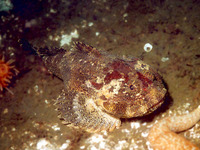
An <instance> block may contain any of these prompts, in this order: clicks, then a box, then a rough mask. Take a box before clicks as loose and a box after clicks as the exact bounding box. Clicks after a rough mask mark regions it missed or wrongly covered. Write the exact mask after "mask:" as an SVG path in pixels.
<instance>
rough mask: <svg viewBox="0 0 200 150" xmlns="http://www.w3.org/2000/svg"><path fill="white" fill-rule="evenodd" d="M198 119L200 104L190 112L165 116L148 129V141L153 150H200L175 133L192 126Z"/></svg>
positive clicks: (199, 117)
mask: <svg viewBox="0 0 200 150" xmlns="http://www.w3.org/2000/svg"><path fill="white" fill-rule="evenodd" d="M199 120H200V105H199V106H198V107H197V108H196V109H195V110H193V111H192V112H190V113H188V114H185V115H181V116H171V117H166V118H163V119H161V120H160V121H158V122H157V123H156V124H155V125H154V126H153V127H152V128H151V129H150V131H149V134H148V141H149V143H150V147H152V148H153V149H154V150H200V149H199V148H198V147H197V146H196V145H194V144H193V143H192V142H190V141H188V140H187V139H186V138H184V137H182V136H180V135H178V134H176V133H175V132H181V131H184V130H187V129H189V128H191V127H192V126H194V125H195V124H196V123H197V122H198V121H199Z"/></svg>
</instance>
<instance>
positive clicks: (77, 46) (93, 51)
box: [72, 42, 101, 57]
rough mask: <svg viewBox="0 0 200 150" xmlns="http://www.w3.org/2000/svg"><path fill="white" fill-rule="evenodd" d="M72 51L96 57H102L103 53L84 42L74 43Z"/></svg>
mask: <svg viewBox="0 0 200 150" xmlns="http://www.w3.org/2000/svg"><path fill="white" fill-rule="evenodd" d="M72 49H73V50H77V51H80V52H84V53H88V54H90V55H94V56H96V57H100V56H101V53H100V52H99V51H98V50H97V49H96V48H94V47H92V46H90V45H87V44H84V43H82V42H74V44H73V46H72Z"/></svg>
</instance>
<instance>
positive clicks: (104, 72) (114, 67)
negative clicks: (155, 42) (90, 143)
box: [36, 42, 167, 133]
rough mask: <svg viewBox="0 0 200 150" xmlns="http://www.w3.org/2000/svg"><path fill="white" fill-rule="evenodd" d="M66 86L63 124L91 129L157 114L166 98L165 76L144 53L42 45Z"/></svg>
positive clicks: (60, 106)
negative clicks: (139, 55)
mask: <svg viewBox="0 0 200 150" xmlns="http://www.w3.org/2000/svg"><path fill="white" fill-rule="evenodd" d="M36 51H37V54H38V55H39V56H40V57H41V58H42V60H43V62H44V64H45V66H46V67H47V69H48V70H49V72H50V73H52V74H54V75H55V76H57V77H58V78H60V79H61V80H62V81H63V83H64V89H63V90H62V92H61V94H60V95H59V96H58V98H57V99H56V100H55V107H56V110H57V112H58V117H59V118H60V120H62V123H64V124H66V125H68V126H69V127H73V128H76V129H80V130H84V131H87V132H92V133H94V132H100V131H105V130H106V131H113V130H114V129H115V128H119V127H120V125H121V120H120V118H132V117H139V116H144V115H147V114H150V113H152V112H153V111H155V110H156V109H157V108H158V107H160V106H161V104H162V103H163V102H164V97H165V95H166V91H167V90H166V88H165V86H164V84H163V80H162V77H161V76H160V75H159V74H158V73H157V71H155V70H154V69H153V68H152V67H151V66H149V65H148V64H146V63H145V62H143V61H142V60H140V59H138V58H132V59H131V60H128V59H127V60H126V59H120V58H116V57H113V56H111V55H108V54H107V53H106V52H103V51H101V52H100V51H99V50H97V49H96V48H94V47H92V46H90V45H87V44H84V43H82V42H74V44H73V45H72V48H71V49H70V50H65V49H63V48H47V47H44V48H37V49H36Z"/></svg>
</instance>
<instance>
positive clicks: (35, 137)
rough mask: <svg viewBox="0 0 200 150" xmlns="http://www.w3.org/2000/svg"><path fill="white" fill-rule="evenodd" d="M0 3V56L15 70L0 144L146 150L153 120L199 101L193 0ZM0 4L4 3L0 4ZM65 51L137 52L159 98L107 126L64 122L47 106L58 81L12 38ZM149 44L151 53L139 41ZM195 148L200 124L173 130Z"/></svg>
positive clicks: (199, 34) (1, 108)
mask: <svg viewBox="0 0 200 150" xmlns="http://www.w3.org/2000/svg"><path fill="white" fill-rule="evenodd" d="M7 2H8V3H7V6H6V5H3V4H1V5H0V10H1V11H0V15H1V20H0V54H1V55H4V56H5V57H6V59H7V60H9V59H13V60H15V63H14V65H15V66H16V68H17V69H18V70H19V72H20V73H19V74H18V75H17V76H15V77H14V78H13V80H11V84H10V85H9V87H8V88H9V90H11V91H12V92H13V95H12V94H11V93H10V92H8V91H7V90H5V89H4V91H3V92H1V93H0V149H1V150H36V149H40V150H49V149H50V150H51V149H52V150H65V149H67V150H68V149H70V150H75V149H88V150H108V149H116V150H121V149H130V150H148V149H150V147H149V144H148V142H147V139H146V137H147V135H148V131H149V129H150V127H152V125H153V124H154V123H155V121H156V120H159V119H160V118H163V117H165V116H173V115H180V114H185V113H187V112H188V111H192V110H193V109H194V108H196V107H197V106H198V105H199V104H200V1H198V0H177V1H175V0H163V1H162V0H160V1H156V0H155V1H154V0H147V1H144V0H143V1H139V0H123V1H117V0H82V1H80V0H71V1H67V0H66V1H65V0H61V1H59V2H58V1H53V0H40V1H39V0H35V1H32V2H28V1H13V2H10V3H9V0H8V1H7ZM3 7H6V8H7V9H5V8H3ZM19 39H25V40H28V41H29V42H30V43H31V44H33V45H34V46H35V47H44V46H48V47H51V46H53V47H54V46H55V47H61V46H62V47H63V48H65V49H69V48H70V46H71V44H72V42H73V41H82V42H84V43H87V44H89V45H92V46H94V47H96V48H97V49H99V50H100V51H105V52H106V53H108V54H109V55H112V57H120V58H132V57H139V58H141V59H142V60H144V61H145V62H146V63H148V64H150V65H151V66H152V67H153V68H154V69H156V70H157V71H158V72H159V73H160V74H161V76H162V77H163V80H164V82H165V83H166V86H167V88H168V96H167V97H166V99H165V103H164V104H163V105H162V106H161V108H159V109H158V110H157V111H155V112H154V113H152V114H150V115H148V116H144V117H142V118H132V119H123V120H122V125H121V127H120V128H119V129H116V130H114V131H113V132H111V133H109V132H102V133H95V134H89V133H85V132H80V131H77V130H73V129H70V128H69V127H68V126H66V125H63V124H62V123H61V121H60V120H59V119H58V117H57V112H56V111H55V110H54V109H55V106H54V105H53V103H54V99H56V97H58V95H59V93H60V91H61V89H62V88H63V83H62V81H61V80H59V79H58V78H56V77H55V76H52V75H51V74H49V73H48V71H47V69H46V68H45V67H44V64H43V63H42V61H41V59H40V58H39V57H38V56H37V55H36V54H35V53H34V52H33V51H32V50H31V49H30V48H29V47H26V46H25V47H21V46H20V44H19V42H18V40H19ZM146 43H150V44H151V45H152V46H153V48H152V50H151V51H150V52H145V51H144V45H145V44H146ZM179 134H180V135H182V136H185V137H186V138H187V139H188V140H190V141H191V142H193V143H195V144H196V145H197V146H199V147H200V122H198V123H197V124H196V125H195V126H194V127H192V128H191V129H189V130H187V131H185V132H181V133H179Z"/></svg>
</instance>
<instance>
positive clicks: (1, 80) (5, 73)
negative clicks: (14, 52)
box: [0, 56, 19, 91]
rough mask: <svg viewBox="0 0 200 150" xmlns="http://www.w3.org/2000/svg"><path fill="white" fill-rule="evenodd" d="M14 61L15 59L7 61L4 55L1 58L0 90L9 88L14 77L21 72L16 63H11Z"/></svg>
mask: <svg viewBox="0 0 200 150" xmlns="http://www.w3.org/2000/svg"><path fill="white" fill-rule="evenodd" d="M13 62H14V61H13V60H9V61H7V62H6V61H5V58H4V56H3V57H2V59H0V91H3V89H4V88H6V89H7V86H8V85H9V83H10V80H11V79H12V77H13V76H14V75H17V74H18V72H19V71H18V70H17V69H15V66H14V65H11V64H12V63H13Z"/></svg>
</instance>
